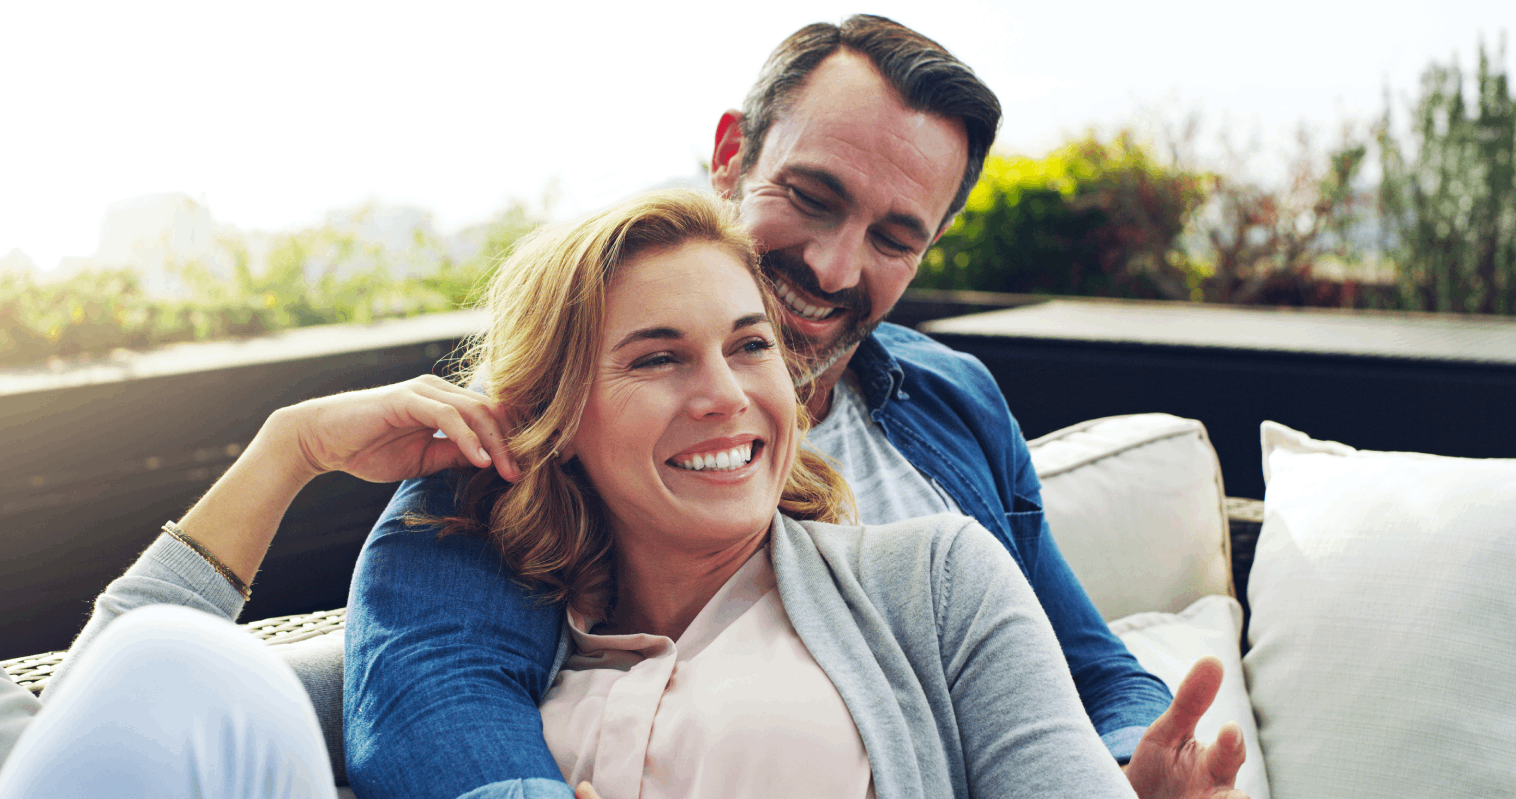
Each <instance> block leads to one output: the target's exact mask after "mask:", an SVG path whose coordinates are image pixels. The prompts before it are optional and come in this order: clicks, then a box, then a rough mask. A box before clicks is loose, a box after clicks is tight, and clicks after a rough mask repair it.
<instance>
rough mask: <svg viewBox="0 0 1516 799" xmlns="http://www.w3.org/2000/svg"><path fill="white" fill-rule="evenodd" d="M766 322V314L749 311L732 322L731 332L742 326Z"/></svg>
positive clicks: (767, 319) (767, 320)
mask: <svg viewBox="0 0 1516 799" xmlns="http://www.w3.org/2000/svg"><path fill="white" fill-rule="evenodd" d="M768 323H769V315H768V314H762V313H750V314H748V315H747V316H739V317H737V321H735V322H733V323H732V332H733V333H735V332H737V331H738V330H741V329H742V328H744V327H752V326H753V325H765V324H768Z"/></svg>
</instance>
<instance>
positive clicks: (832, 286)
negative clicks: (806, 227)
mask: <svg viewBox="0 0 1516 799" xmlns="http://www.w3.org/2000/svg"><path fill="white" fill-rule="evenodd" d="M866 233H867V231H865V230H861V229H859V228H857V227H855V226H852V225H847V226H843V227H840V228H838V229H836V230H833V231H829V232H828V233H827V234H825V235H820V236H816V237H815V238H813V239H811V241H810V243H809V244H807V245H806V248H805V255H804V257H805V263H806V266H809V267H810V268H811V273H812V274H814V275H815V276H816V284H817V285H819V286H820V287H821V290H822V291H825V292H828V293H830V292H837V291H841V290H843V289H847V288H852V287H854V286H856V285H858V280H859V278H860V277H862V275H863V259H864V255H865V252H864V247H865V244H866V242H865V240H864V239H865V235H866Z"/></svg>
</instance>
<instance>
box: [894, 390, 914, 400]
mask: <svg viewBox="0 0 1516 799" xmlns="http://www.w3.org/2000/svg"><path fill="white" fill-rule="evenodd" d="M895 398H896V399H898V400H902V401H904V400H908V399H910V398H911V395H910V394H907V393H905V389H901V390H899V391H896V392H895Z"/></svg>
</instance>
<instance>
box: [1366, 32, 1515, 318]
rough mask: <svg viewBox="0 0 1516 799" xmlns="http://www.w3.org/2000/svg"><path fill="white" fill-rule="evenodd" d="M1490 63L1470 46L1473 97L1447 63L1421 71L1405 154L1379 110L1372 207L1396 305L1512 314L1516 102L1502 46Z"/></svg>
mask: <svg viewBox="0 0 1516 799" xmlns="http://www.w3.org/2000/svg"><path fill="white" fill-rule="evenodd" d="M1498 53H1499V58H1498V59H1497V63H1495V64H1492V63H1491V60H1490V58H1489V57H1488V56H1487V55H1486V54H1485V51H1484V46H1483V45H1482V44H1481V45H1480V48H1479V69H1478V72H1477V74H1476V75H1475V88H1476V97H1477V101H1476V103H1475V104H1474V105H1473V107H1470V105H1469V104H1468V103H1466V102H1465V98H1464V86H1465V83H1464V77H1463V74H1462V73H1461V72H1460V71H1459V69H1458V66H1457V64H1456V63H1454V64H1452V65H1449V66H1441V65H1438V64H1433V65H1431V67H1429V68H1428V69H1427V71H1426V72H1425V73H1423V75H1422V82H1421V89H1422V93H1421V99H1420V101H1419V103H1418V104H1417V105H1416V107H1415V109H1414V110H1413V113H1412V131H1411V137H1412V142H1413V147H1412V148H1410V149H1411V152H1410V153H1407V152H1406V148H1402V146H1401V145H1400V143H1399V142H1398V141H1396V139H1395V137H1394V136H1393V135H1392V133H1391V125H1390V121H1391V120H1390V112H1389V110H1388V108H1387V109H1386V111H1385V115H1384V118H1383V120H1382V122H1381V124H1380V126H1379V130H1378V139H1379V146H1380V153H1381V157H1382V159H1383V166H1384V178H1383V181H1382V182H1381V184H1380V193H1379V203H1380V213H1381V215H1382V217H1383V219H1384V221H1385V224H1386V227H1387V229H1388V231H1389V233H1391V234H1392V235H1393V237H1394V240H1395V244H1396V248H1395V259H1396V261H1397V263H1398V264H1399V265H1400V289H1401V296H1400V300H1401V303H1402V305H1403V307H1406V308H1412V309H1419V310H1429V311H1454V312H1462V313H1503V314H1511V313H1516V181H1513V175H1516V164H1513V161H1516V107H1513V103H1512V98H1511V93H1510V88H1509V84H1508V81H1507V76H1506V74H1505V72H1504V71H1503V69H1502V68H1501V67H1500V66H1499V65H1500V64H1503V63H1504V61H1505V57H1504V56H1505V47H1504V43H1503V42H1502V45H1501V47H1500V49H1499V51H1498Z"/></svg>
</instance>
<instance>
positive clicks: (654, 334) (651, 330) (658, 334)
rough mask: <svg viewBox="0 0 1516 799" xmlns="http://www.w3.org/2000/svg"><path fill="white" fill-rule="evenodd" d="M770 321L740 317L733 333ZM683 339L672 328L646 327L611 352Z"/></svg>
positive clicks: (762, 316)
mask: <svg viewBox="0 0 1516 799" xmlns="http://www.w3.org/2000/svg"><path fill="white" fill-rule="evenodd" d="M768 321H769V317H768V314H762V313H750V314H748V315H747V316H739V317H737V320H736V321H735V322H732V332H733V333H735V332H737V331H738V330H741V329H742V328H744V327H752V326H753V325H761V324H767V323H768ZM681 338H684V331H682V330H677V329H675V328H672V327H644V328H642V329H641V330H633V331H632V332H630V333H628V334H627V335H626V338H623V339H622V340H621V341H620V342H619V343H618V344H616V346H614V347H611V352H615V351H616V350H619V349H621V348H622V347H625V346H626V345H628V344H631V343H633V342H637V341H649V340H654V339H681Z"/></svg>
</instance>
